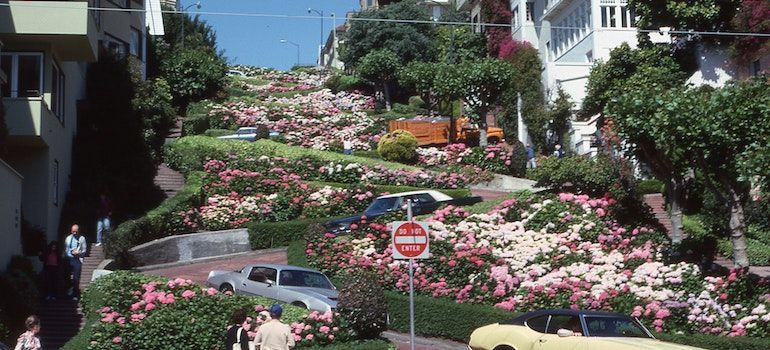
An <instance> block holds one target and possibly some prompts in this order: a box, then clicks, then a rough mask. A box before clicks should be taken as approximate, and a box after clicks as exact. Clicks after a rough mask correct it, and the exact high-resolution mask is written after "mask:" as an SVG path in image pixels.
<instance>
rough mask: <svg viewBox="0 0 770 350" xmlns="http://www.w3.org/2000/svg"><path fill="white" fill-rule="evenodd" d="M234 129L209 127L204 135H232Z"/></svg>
mask: <svg viewBox="0 0 770 350" xmlns="http://www.w3.org/2000/svg"><path fill="white" fill-rule="evenodd" d="M232 134H233V130H230V129H208V130H206V131H205V132H203V135H206V136H208V137H219V136H225V135H232Z"/></svg>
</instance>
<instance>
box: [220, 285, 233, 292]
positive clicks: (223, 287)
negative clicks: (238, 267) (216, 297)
mask: <svg viewBox="0 0 770 350" xmlns="http://www.w3.org/2000/svg"><path fill="white" fill-rule="evenodd" d="M219 291H220V292H222V293H227V292H230V293H233V294H235V291H234V290H233V286H231V285H230V284H229V283H225V284H223V285H221V286H219Z"/></svg>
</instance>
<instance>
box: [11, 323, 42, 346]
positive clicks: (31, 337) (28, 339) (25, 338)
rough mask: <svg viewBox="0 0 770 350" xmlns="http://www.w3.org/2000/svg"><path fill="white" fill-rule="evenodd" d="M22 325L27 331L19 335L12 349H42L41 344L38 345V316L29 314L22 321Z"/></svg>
mask: <svg viewBox="0 0 770 350" xmlns="http://www.w3.org/2000/svg"><path fill="white" fill-rule="evenodd" d="M24 326H25V327H26V329H27V331H26V332H24V333H22V334H21V335H20V336H19V339H18V340H17V341H16V347H14V348H13V350H40V349H42V346H40V337H39V336H38V334H39V333H40V318H38V317H37V316H35V315H31V316H29V317H27V320H26V321H24Z"/></svg>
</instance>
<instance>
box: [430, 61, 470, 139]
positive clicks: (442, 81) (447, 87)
mask: <svg viewBox="0 0 770 350" xmlns="http://www.w3.org/2000/svg"><path fill="white" fill-rule="evenodd" d="M433 92H434V93H435V94H436V108H437V109H438V111H439V113H441V114H443V115H449V138H448V141H449V143H454V142H455V140H456V139H457V135H456V134H457V127H456V125H455V115H454V113H453V111H452V104H453V103H454V102H455V101H457V100H458V99H460V98H462V97H463V96H464V92H465V85H464V82H463V77H462V76H461V74H458V72H457V67H456V66H455V65H452V64H446V63H438V64H436V77H435V78H434V81H433Z"/></svg>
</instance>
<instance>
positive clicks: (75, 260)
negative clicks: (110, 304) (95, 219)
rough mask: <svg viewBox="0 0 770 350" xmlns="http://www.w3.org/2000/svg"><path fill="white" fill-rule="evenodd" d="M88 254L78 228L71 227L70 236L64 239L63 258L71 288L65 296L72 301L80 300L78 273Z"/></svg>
mask: <svg viewBox="0 0 770 350" xmlns="http://www.w3.org/2000/svg"><path fill="white" fill-rule="evenodd" d="M87 252H88V246H87V245H86V238H85V237H83V235H81V234H80V226H78V225H77V224H75V225H72V229H71V230H70V235H69V236H67V238H65V239H64V256H65V257H66V258H67V261H68V263H69V267H70V270H71V276H70V277H71V279H70V280H71V281H72V288H71V289H70V292H69V293H67V296H69V297H71V298H72V299H73V300H77V299H78V298H80V272H81V271H82V269H83V258H84V257H85V256H86V253H87Z"/></svg>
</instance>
